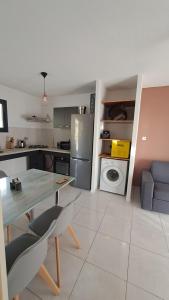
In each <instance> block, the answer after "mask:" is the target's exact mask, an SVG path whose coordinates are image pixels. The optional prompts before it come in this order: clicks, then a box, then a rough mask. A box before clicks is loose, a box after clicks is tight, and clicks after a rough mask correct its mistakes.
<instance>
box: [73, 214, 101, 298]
mask: <svg viewBox="0 0 169 300" xmlns="http://www.w3.org/2000/svg"><path fill="white" fill-rule="evenodd" d="M104 216H105V212H104V214H103V217H102V219H101V221H100V225H99V226H98V229H97V231H96V232H95V236H94V238H93V241H92V243H91V245H90V248H89V249H88V251H87V255H86V258H85V259H84V262H83V265H82V268H81V270H80V272H79V274H78V276H77V278H76V281H75V284H74V285H73V288H72V290H71V292H70V295H69V297H68V299H70V297H71V295H72V294H73V291H74V288H75V286H76V283H77V281H78V279H79V277H80V274H81V272H82V270H83V267H84V265H85V263H86V262H87V257H88V254H89V252H90V250H91V248H92V246H93V244H94V241H95V239H96V236H97V234H98V232H99V229H100V226H101V224H102V222H103V219H104Z"/></svg>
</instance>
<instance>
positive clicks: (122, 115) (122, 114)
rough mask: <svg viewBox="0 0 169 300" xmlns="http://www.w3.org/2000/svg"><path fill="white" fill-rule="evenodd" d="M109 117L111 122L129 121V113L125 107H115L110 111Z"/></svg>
mask: <svg viewBox="0 0 169 300" xmlns="http://www.w3.org/2000/svg"><path fill="white" fill-rule="evenodd" d="M108 117H109V118H110V119H111V120H116V121H117V120H127V112H126V109H125V106H124V105H120V106H119V104H118V105H114V106H112V107H110V108H109V110H108Z"/></svg>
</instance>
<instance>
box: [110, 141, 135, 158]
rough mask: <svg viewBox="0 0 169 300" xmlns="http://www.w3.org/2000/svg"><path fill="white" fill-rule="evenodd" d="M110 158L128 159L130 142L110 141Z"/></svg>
mask: <svg viewBox="0 0 169 300" xmlns="http://www.w3.org/2000/svg"><path fill="white" fill-rule="evenodd" d="M111 156H112V157H119V158H129V156H130V141H129V140H112V148H111Z"/></svg>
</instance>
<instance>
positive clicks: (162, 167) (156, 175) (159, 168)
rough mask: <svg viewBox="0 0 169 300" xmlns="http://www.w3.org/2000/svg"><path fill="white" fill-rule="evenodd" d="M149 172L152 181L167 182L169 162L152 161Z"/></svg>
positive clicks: (168, 178)
mask: <svg viewBox="0 0 169 300" xmlns="http://www.w3.org/2000/svg"><path fill="white" fill-rule="evenodd" d="M151 173H152V176H153V179H154V181H157V182H163V183H169V162H165V161H153V162H152V166H151Z"/></svg>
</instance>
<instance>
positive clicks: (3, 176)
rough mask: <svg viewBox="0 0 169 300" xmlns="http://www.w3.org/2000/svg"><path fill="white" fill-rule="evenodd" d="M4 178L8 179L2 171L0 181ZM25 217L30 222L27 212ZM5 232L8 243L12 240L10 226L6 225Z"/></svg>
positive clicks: (0, 171)
mask: <svg viewBox="0 0 169 300" xmlns="http://www.w3.org/2000/svg"><path fill="white" fill-rule="evenodd" d="M5 177H8V175H7V174H6V173H5V172H4V171H3V170H0V179H2V178H5ZM25 216H26V217H27V219H28V221H29V222H30V220H31V215H30V213H28V212H27V213H26V214H25ZM6 230H7V242H8V243H9V242H10V241H11V240H12V227H11V225H8V226H7V227H6Z"/></svg>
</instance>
